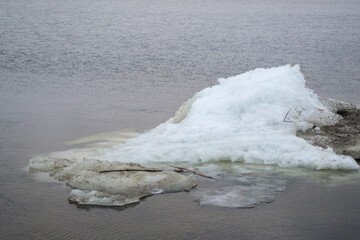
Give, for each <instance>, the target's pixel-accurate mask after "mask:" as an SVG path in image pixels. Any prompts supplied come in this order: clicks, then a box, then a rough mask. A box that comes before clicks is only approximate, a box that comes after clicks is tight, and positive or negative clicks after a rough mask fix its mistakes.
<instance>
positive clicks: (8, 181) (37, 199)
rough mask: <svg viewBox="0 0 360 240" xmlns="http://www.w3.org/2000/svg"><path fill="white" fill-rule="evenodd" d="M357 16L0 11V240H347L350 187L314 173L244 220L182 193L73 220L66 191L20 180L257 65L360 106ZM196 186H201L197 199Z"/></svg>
mask: <svg viewBox="0 0 360 240" xmlns="http://www.w3.org/2000/svg"><path fill="white" fill-rule="evenodd" d="M359 9H360V4H359V2H358V1H296V2H295V1H266V2H265V1H251V2H248V1H222V2H219V1H152V2H151V1H150V2H149V1H121V2H119V1H100V2H99V1H92V0H90V1H75V2H73V1H62V2H50V1H45V0H40V1H6V0H5V1H1V3H0V36H1V37H0V135H1V139H0V159H1V161H0V166H1V167H0V206H1V211H0V216H1V218H0V232H1V233H2V239H10V238H16V239H25V238H26V239H29V238H30V239H35V238H36V239H49V238H50V239H58V238H118V237H119V236H121V237H122V238H125V239H131V238H134V239H137V238H140V237H141V238H145V239H155V238H156V239H159V238H169V236H171V237H172V238H181V239H190V238H191V239H194V238H195V239H196V238H198V239H218V238H225V239H226V238H227V239H230V238H245V239H274V238H277V239H289V238H291V239H296V238H299V239H339V238H342V239H356V237H357V236H358V235H359V233H360V230H359V229H360V228H359V222H360V221H359V220H360V219H359V216H360V208H359V207H358V202H359V200H360V194H359V190H360V185H359V184H358V181H357V177H356V176H354V178H351V179H352V180H349V179H347V178H345V179H344V178H341V176H342V175H346V176H348V173H343V172H338V173H335V175H331V176H332V177H330V178H341V179H342V181H341V184H339V183H338V182H339V181H338V180H329V177H328V176H327V174H325V176H320V177H317V178H316V179H312V178H310V179H307V180H306V181H305V180H304V179H303V178H301V177H300V178H293V177H291V178H290V177H285V179H286V180H287V182H286V189H285V191H283V192H280V194H279V195H277V196H276V200H275V201H274V202H272V203H270V204H262V205H260V206H257V207H256V208H253V209H229V208H219V207H212V206H201V205H200V204H199V203H198V202H196V201H194V200H195V199H196V197H194V195H192V194H193V192H190V193H176V194H168V195H157V196H153V197H150V198H147V199H145V200H144V201H141V202H140V204H136V205H133V206H130V207H127V208H98V207H97V208H84V209H83V208H77V207H76V206H75V205H71V204H68V202H67V201H66V198H67V195H68V193H69V191H70V190H69V189H68V188H65V187H62V186H63V185H62V184H59V183H56V182H39V181H37V180H36V179H34V178H32V177H31V176H29V175H28V172H27V169H25V170H24V168H26V167H27V165H28V160H29V159H30V157H31V156H33V155H34V154H38V153H41V152H53V151H59V150H65V149H69V148H70V147H69V146H66V145H64V143H65V142H68V141H72V140H74V139H78V138H81V137H84V136H89V135H92V134H96V133H102V132H108V131H115V130H120V129H123V128H134V129H136V130H137V131H142V130H145V129H150V128H152V127H154V126H156V125H158V124H159V123H161V122H164V121H165V120H167V119H168V118H169V117H171V116H173V113H174V111H175V110H176V109H177V108H178V107H179V106H180V105H181V103H182V102H184V101H185V100H186V99H187V98H189V97H191V96H192V95H193V93H195V92H197V91H198V90H200V89H202V88H204V87H208V86H210V85H213V84H215V82H216V79H217V78H218V77H228V76H232V75H236V74H239V73H241V72H244V71H247V70H250V69H253V68H257V67H272V66H278V65H283V64H286V63H291V64H295V63H299V64H300V66H301V67H302V72H303V73H304V74H305V75H306V76H310V77H311V78H310V79H309V80H308V86H309V87H310V88H312V89H314V90H315V91H316V92H317V93H319V94H320V95H322V96H326V97H333V98H339V99H341V100H345V101H351V102H353V103H356V104H360V94H359V89H360V79H359V76H360V72H359V71H360V70H359V69H360V68H359V65H360V59H359V56H360V45H359V44H358V42H359V38H360V30H359V27H358V23H359V22H360V14H359ZM319 179H320V180H319ZM334 181H335V182H336V184H335V183H334ZM208 187H210V186H209V183H208V182H207V181H204V180H200V184H199V187H198V189H206V188H208ZM19 229H20V230H19Z"/></svg>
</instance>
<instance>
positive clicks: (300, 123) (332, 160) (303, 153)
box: [96, 65, 359, 169]
mask: <svg viewBox="0 0 360 240" xmlns="http://www.w3.org/2000/svg"><path fill="white" fill-rule="evenodd" d="M289 111H290V112H289ZM288 112H289V114H288V115H287V117H286V119H285V121H284V118H285V116H286V114H287V113H288ZM340 118H341V117H340V116H339V115H336V114H334V113H332V112H331V111H329V110H328V109H327V108H326V107H325V106H323V105H322V104H321V102H320V101H319V99H318V97H317V95H316V94H315V93H313V92H312V91H311V90H310V89H307V88H306V87H305V79H304V77H303V75H302V73H301V72H300V68H299V66H298V65H295V66H290V65H286V66H281V67H277V68H271V69H256V70H253V71H249V72H246V73H244V74H241V75H238V76H235V77H230V78H227V79H219V85H216V86H213V87H209V88H206V89H204V90H202V91H200V92H198V93H196V95H195V96H194V97H193V98H192V99H191V100H189V101H187V102H186V103H184V106H182V107H181V108H180V110H179V111H178V113H177V115H176V116H175V117H174V118H171V119H169V120H168V121H167V122H165V123H163V124H161V125H159V126H158V127H156V128H155V129H152V130H150V131H148V132H146V133H144V134H142V135H140V136H138V137H136V138H133V139H130V140H128V141H127V142H126V143H125V144H121V145H116V146H114V147H112V148H110V149H103V150H102V151H101V153H100V154H99V155H98V156H96V157H97V158H101V159H107V160H110V161H122V162H134V163H149V162H190V163H199V162H209V161H221V160H231V161H240V162H245V163H256V164H273V165H278V166H281V167H305V168H312V169H358V168H359V166H358V164H357V163H356V162H355V160H354V159H352V158H351V157H347V156H340V155H336V154H335V153H333V152H331V151H324V149H322V148H320V147H315V146H312V145H310V144H309V143H307V142H306V141H305V140H303V139H300V138H298V137H296V135H295V133H296V131H297V130H306V129H308V128H311V127H313V126H314V125H316V126H320V127H321V126H324V125H333V124H335V123H336V122H337V121H338V120H339V119H340Z"/></svg>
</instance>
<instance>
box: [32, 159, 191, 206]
mask: <svg viewBox="0 0 360 240" xmlns="http://www.w3.org/2000/svg"><path fill="white" fill-rule="evenodd" d="M44 165H47V166H48V167H49V168H48V169H50V171H49V174H50V176H52V177H54V178H55V179H58V180H59V181H63V182H65V183H66V184H67V185H69V186H70V187H71V188H72V189H73V190H72V191H71V193H70V195H69V200H70V201H72V202H75V203H78V204H93V205H107V206H111V205H113V206H122V205H125V204H129V203H134V202H138V201H139V200H140V198H142V197H146V196H150V195H154V194H159V193H169V192H179V191H184V190H190V189H191V188H193V187H195V186H196V182H195V179H194V178H193V177H192V176H187V175H183V174H179V173H176V172H174V171H160V172H146V171H121V172H120V171H118V172H104V173H101V171H104V170H105V171H106V170H127V169H128V170H154V169H149V168H145V167H142V166H140V165H138V164H134V163H130V164H127V163H120V162H109V161H100V160H94V159H82V160H69V159H44V158H41V157H38V158H33V159H32V160H31V162H30V168H31V169H32V170H36V169H38V170H44V169H45V168H44Z"/></svg>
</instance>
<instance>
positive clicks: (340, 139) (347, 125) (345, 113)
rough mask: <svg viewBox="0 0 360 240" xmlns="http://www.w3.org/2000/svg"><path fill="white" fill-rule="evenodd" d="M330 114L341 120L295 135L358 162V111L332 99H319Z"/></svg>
mask: <svg viewBox="0 0 360 240" xmlns="http://www.w3.org/2000/svg"><path fill="white" fill-rule="evenodd" d="M320 100H321V101H322V102H323V104H324V105H325V106H326V107H327V108H328V109H329V110H330V111H332V112H334V113H336V114H339V115H340V116H341V117H342V119H341V120H340V121H339V122H338V123H337V124H335V125H333V126H323V127H322V128H321V129H320V130H319V129H316V126H315V127H314V128H312V129H308V130H306V131H298V132H297V133H296V135H297V136H298V137H301V138H303V139H305V140H306V141H308V142H309V143H311V144H313V145H315V146H320V147H322V148H327V147H331V148H332V149H333V150H334V152H335V153H337V154H341V155H347V156H350V157H352V158H354V159H355V160H357V161H360V109H359V108H358V107H357V106H355V105H353V104H351V103H345V102H341V101H338V100H333V99H325V98H322V99H320Z"/></svg>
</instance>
